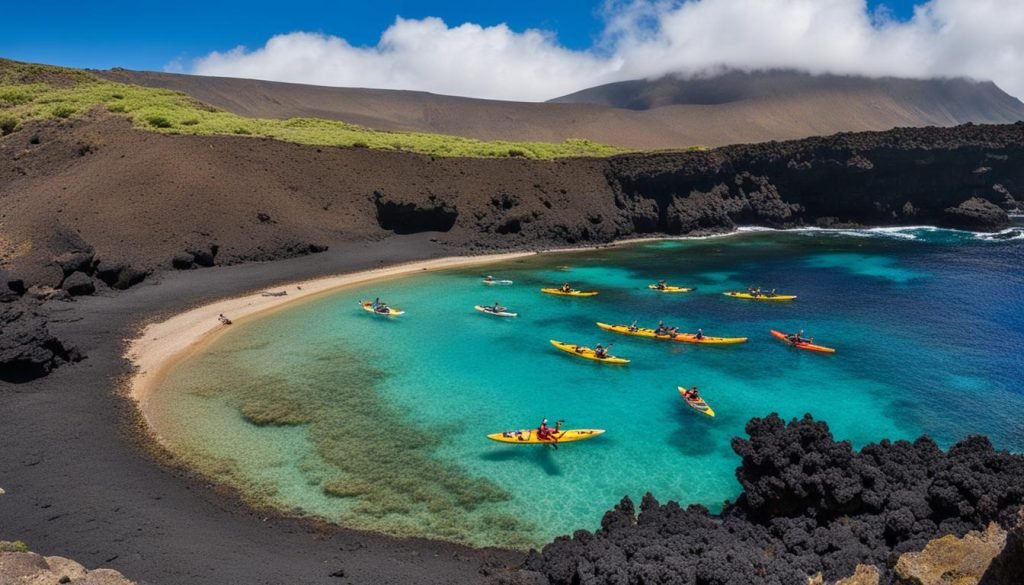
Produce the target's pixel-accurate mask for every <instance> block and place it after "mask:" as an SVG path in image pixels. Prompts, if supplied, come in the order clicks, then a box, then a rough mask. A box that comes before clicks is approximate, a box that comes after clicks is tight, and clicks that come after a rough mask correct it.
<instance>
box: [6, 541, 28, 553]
mask: <svg viewBox="0 0 1024 585" xmlns="http://www.w3.org/2000/svg"><path fill="white" fill-rule="evenodd" d="M0 552H18V553H23V552H28V545H26V544H25V543H24V542H22V541H20V540H15V541H14V542H8V541H6V540H0Z"/></svg>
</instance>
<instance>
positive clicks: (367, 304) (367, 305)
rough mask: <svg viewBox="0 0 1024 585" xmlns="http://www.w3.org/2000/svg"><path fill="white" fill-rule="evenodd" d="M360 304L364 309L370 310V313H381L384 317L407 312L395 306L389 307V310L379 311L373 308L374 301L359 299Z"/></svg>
mask: <svg viewBox="0 0 1024 585" xmlns="http://www.w3.org/2000/svg"><path fill="white" fill-rule="evenodd" d="M359 306H360V307H362V308H363V310H364V311H366V312H368V313H373V314H374V315H380V316H382V317H384V316H388V317H391V316H396V315H404V314H405V311H401V310H399V309H395V308H393V307H388V310H387V312H385V311H378V310H377V309H375V308H373V301H359Z"/></svg>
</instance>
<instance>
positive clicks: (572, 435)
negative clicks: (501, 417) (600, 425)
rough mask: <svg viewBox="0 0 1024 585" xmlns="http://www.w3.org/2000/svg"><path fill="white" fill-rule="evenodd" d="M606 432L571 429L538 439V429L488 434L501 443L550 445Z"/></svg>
mask: <svg viewBox="0 0 1024 585" xmlns="http://www.w3.org/2000/svg"><path fill="white" fill-rule="evenodd" d="M603 434H604V429H570V430H566V431H558V432H557V433H553V436H554V437H556V438H555V439H546V440H545V439H538V438H537V429H520V430H517V431H505V432H503V433H494V434H492V435H487V438H488V439H490V440H492V441H497V442H499V443H511V444H514V445H549V444H551V443H573V442H575V441H585V440H587V439H593V438H594V437H597V436H600V435H603Z"/></svg>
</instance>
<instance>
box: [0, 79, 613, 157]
mask: <svg viewBox="0 0 1024 585" xmlns="http://www.w3.org/2000/svg"><path fill="white" fill-rule="evenodd" d="M97 107H101V108H105V109H106V110H107V111H109V112H113V113H115V114H124V115H126V116H128V117H129V118H131V120H132V122H133V123H134V125H135V126H136V127H137V128H140V129H144V130H149V131H153V132H160V133H162V134H192V135H202V136H209V135H234V136H257V137H265V138H273V139H275V140H284V141H287V142H295V143H298V144H311V145H317V146H342V147H354V148H373V149H380V150H401V151H409V152H418V153H421V154H427V155H432V156H452V157H490V158H532V159H553V158H559V157H567V156H609V155H612V154H618V153H621V152H626V150H624V149H621V148H617V147H613V146H608V145H605V144H598V143H596V142H592V141H590V140H582V139H570V140H566V141H565V142H562V143H557V144H555V143H546V142H509V141H483V140H475V139H472V138H462V137H459V136H447V135H441V134H426V133H419V132H384V131H379V130H371V129H369V128H364V127H362V126H357V125H355V124H348V123H345V122H336V121H331V120H321V119H318V118H291V119H288V120H270V119H261V118H245V117H242V116H238V115H236V114H231V113H229V112H224V111H221V110H218V109H216V108H212V107H210V106H208V105H206V104H203V103H201V102H198V101H196V100H194V99H193V98H191V97H189V96H188V95H186V94H184V93H181V92H176V91H170V90H165V89H155V88H148V87H141V86H136V85H128V84H123V83H114V82H111V81H107V80H105V79H101V78H99V77H97V76H95V75H93V74H91V73H88V72H87V71H81V70H76V69H65V68H62V67H53V66H48V65H30V64H25V63H17V62H14V61H7V60H3V59H0V132H2V133H3V134H8V133H10V132H14V131H15V130H16V129H17V128H19V127H20V126H22V125H24V124H25V123H26V122H30V121H34V120H55V119H64V118H70V117H73V116H76V115H81V114H84V113H86V112H88V111H90V110H91V109H93V108H97Z"/></svg>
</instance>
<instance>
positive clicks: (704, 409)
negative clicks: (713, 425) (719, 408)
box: [678, 386, 715, 417]
mask: <svg viewBox="0 0 1024 585" xmlns="http://www.w3.org/2000/svg"><path fill="white" fill-rule="evenodd" d="M678 388H679V395H680V396H682V397H683V402H685V403H686V405H687V406H689V407H690V408H692V409H694V410H696V411H697V412H699V413H702V414H706V415H708V416H710V417H713V416H715V411H714V410H713V409H712V408H711V407H710V406H708V403H707V402H704V399H703V398H701V397H700V396H698V397H697V398H687V397H686V388H683V387H682V386H679V387H678Z"/></svg>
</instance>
